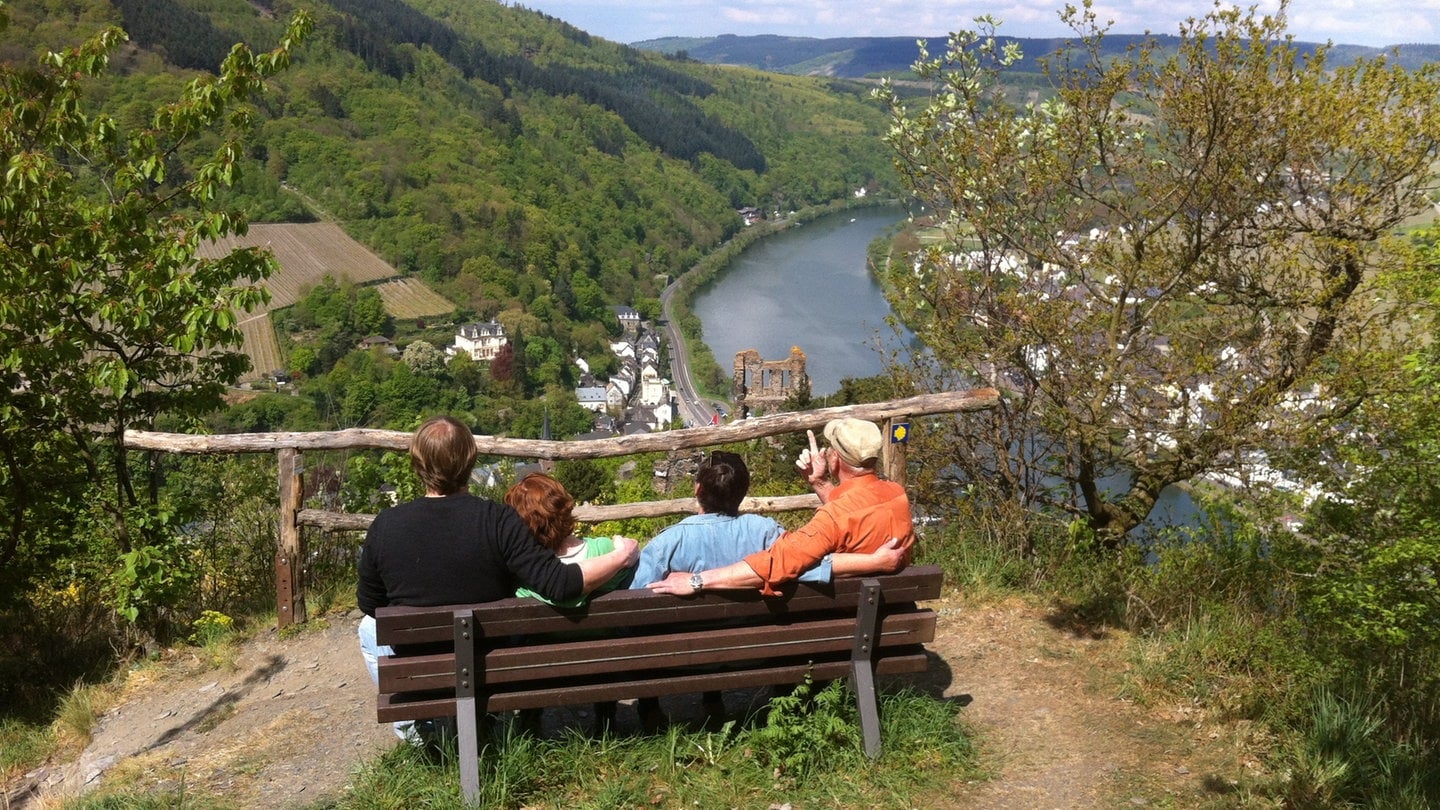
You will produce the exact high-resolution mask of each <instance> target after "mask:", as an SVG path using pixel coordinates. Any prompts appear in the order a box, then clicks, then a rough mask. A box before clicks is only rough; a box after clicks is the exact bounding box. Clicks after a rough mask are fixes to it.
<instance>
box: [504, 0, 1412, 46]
mask: <svg viewBox="0 0 1440 810" xmlns="http://www.w3.org/2000/svg"><path fill="white" fill-rule="evenodd" d="M502 2H513V3H514V4H516V5H523V6H525V7H526V8H530V9H534V10H537V11H543V12H544V13H546V14H549V15H551V16H553V17H559V18H560V19H562V20H565V21H566V22H568V23H570V24H571V25H574V26H576V27H577V28H580V29H583V30H585V31H588V32H590V33H591V34H595V35H597V36H601V37H604V38H606V39H609V40H614V41H616V42H626V43H628V42H638V41H640V40H644V39H653V38H656V37H666V36H716V35H719V34H740V35H751V34H779V35H782V36H798V37H817V38H825V37H846V36H877V37H878V36H906V37H917V38H922V37H923V38H926V39H931V40H940V39H942V38H943V37H944V36H945V35H946V34H948V33H949V32H950V31H952V30H955V29H959V28H968V27H970V21H971V20H973V19H974V18H975V17H976V16H978V15H980V14H991V15H993V16H995V17H998V18H1000V19H1001V20H1002V21H1003V22H1004V25H1003V26H1002V27H1001V29H1000V32H1001V33H1003V34H1009V35H1011V36H1017V37H1049V36H1063V35H1065V34H1067V33H1068V31H1067V29H1065V28H1064V27H1063V26H1061V25H1060V22H1059V14H1058V11H1059V9H1060V8H1062V7H1063V6H1064V4H1065V0H986V1H985V2H980V1H979V0H502ZM1070 2H1073V3H1074V4H1075V5H1077V6H1078V5H1079V4H1080V0H1070ZM1242 5H1243V6H1244V7H1248V6H1249V5H1251V3H1250V2H1246V3H1243V4H1242ZM1255 5H1258V6H1259V7H1260V9H1261V10H1262V11H1270V12H1273V11H1274V10H1275V9H1278V8H1279V3H1278V2H1277V0H1258V1H1257V2H1255ZM1095 8H1096V11H1097V16H1099V17H1100V19H1102V20H1106V19H1109V20H1114V22H1115V26H1114V28H1112V29H1111V30H1112V31H1114V32H1116V33H1124V34H1138V33H1143V32H1144V31H1146V30H1149V31H1151V32H1153V33H1157V34H1174V33H1176V31H1177V30H1178V25H1179V23H1180V21H1181V20H1184V19H1185V18H1187V17H1195V16H1201V15H1203V14H1205V13H1206V12H1207V11H1209V10H1210V9H1211V8H1212V4H1211V3H1210V2H1208V1H1207V0H1096V5H1095ZM1287 16H1288V19H1289V24H1290V32H1291V33H1292V34H1294V35H1295V37H1296V38H1297V39H1300V40H1303V41H1313V42H1324V41H1326V40H1331V41H1333V42H1335V43H1337V44H1345V45H1376V46H1383V45H1397V44H1402V43H1406V42H1440V0H1384V1H1383V2H1382V0H1293V2H1292V3H1291V5H1290V8H1289V11H1288V13H1287Z"/></svg>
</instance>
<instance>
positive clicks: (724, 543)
mask: <svg viewBox="0 0 1440 810" xmlns="http://www.w3.org/2000/svg"><path fill="white" fill-rule="evenodd" d="M784 533H785V529H784V527H782V526H781V525H780V524H779V523H776V522H775V521H774V520H772V519H770V518H768V517H764V516H763V515H740V516H738V517H732V516H730V515H715V514H699V515H691V516H690V517H687V518H685V519H684V520H682V521H680V522H679V523H676V524H675V525H674V526H671V527H670V528H668V529H666V530H665V531H663V532H660V533H659V534H657V535H655V538H654V539H653V540H651V541H650V542H648V543H646V544H645V547H644V548H642V549H640V564H639V566H638V567H636V569H635V579H634V580H633V581H632V582H631V584H630V587H632V588H643V587H645V586H646V585H649V584H650V583H652V582H658V581H659V580H662V579H664V578H665V577H666V575H668V574H670V573H671V572H673V571H688V572H690V573H695V572H698V571H707V570H709V569H711V568H722V567H724V566H727V565H730V564H731V563H737V562H740V561H741V560H743V559H745V557H747V556H748V555H750V554H754V553H756V552H758V551H764V550H766V549H768V548H770V545H771V544H772V543H774V542H775V540H776V538H778V537H779V536H780V535H782V534H784ZM831 575H832V572H831V567H830V557H829V555H826V556H825V558H824V559H822V560H821V561H820V562H819V563H817V564H816V565H815V566H814V567H812V568H810V569H808V570H806V571H805V572H804V573H802V574H801V575H800V580H801V581H802V582H829V581H830V579H831Z"/></svg>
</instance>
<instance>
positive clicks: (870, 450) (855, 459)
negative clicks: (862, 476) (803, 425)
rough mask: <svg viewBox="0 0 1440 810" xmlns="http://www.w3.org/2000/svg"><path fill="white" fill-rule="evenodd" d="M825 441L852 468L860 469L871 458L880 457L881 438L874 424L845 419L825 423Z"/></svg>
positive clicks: (862, 420)
mask: <svg viewBox="0 0 1440 810" xmlns="http://www.w3.org/2000/svg"><path fill="white" fill-rule="evenodd" d="M825 441H827V442H829V443H830V446H831V447H833V448H835V452H837V453H839V454H840V459H841V460H842V461H844V462H845V463H846V464H849V465H850V466H852V467H862V466H864V465H865V462H867V461H869V460H870V459H872V458H879V457H880V446H881V444H882V443H883V438H882V437H881V435H880V428H878V427H876V426H875V423H874V422H866V421H865V420H864V419H855V418H853V417H849V416H847V417H845V418H844V419H831V420H830V421H829V422H826V423H825Z"/></svg>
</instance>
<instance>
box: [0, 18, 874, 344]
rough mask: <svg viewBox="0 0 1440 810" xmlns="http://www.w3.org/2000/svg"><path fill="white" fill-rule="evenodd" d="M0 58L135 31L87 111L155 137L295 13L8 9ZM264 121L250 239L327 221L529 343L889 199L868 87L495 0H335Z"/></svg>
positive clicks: (248, 197) (246, 199)
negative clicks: (832, 214)
mask: <svg viewBox="0 0 1440 810" xmlns="http://www.w3.org/2000/svg"><path fill="white" fill-rule="evenodd" d="M9 8H10V13H11V15H12V20H13V24H12V26H11V27H10V29H9V30H8V31H6V32H5V33H4V34H3V41H0V58H5V59H17V58H30V57H29V54H30V53H32V52H33V51H34V49H35V48H36V47H37V46H49V47H55V46H58V45H61V44H66V43H67V42H74V41H78V40H79V39H80V38H82V37H84V36H87V35H89V34H91V33H93V32H94V31H96V30H98V29H99V27H100V26H101V25H103V24H106V23H115V24H121V25H123V26H124V27H125V28H126V29H127V31H129V33H130V35H131V41H132V45H133V46H134V47H133V48H130V49H127V50H125V51H124V52H122V53H121V54H119V55H117V58H116V59H115V66H116V68H117V69H118V70H116V71H112V73H113V74H114V75H113V76H112V78H109V79H107V80H106V82H107V83H106V85H105V86H104V87H103V88H99V89H98V90H97V93H96V96H95V97H96V98H100V99H102V100H103V101H104V104H105V106H106V108H107V110H108V111H110V112H112V113H113V114H116V115H118V116H119V117H120V119H121V121H122V123H126V124H129V125H135V124H138V123H140V122H143V121H144V120H145V119H146V117H147V116H148V113H149V110H150V109H151V108H152V107H153V104H154V100H156V99H162V98H164V97H165V96H167V95H170V96H173V95H174V88H176V87H177V86H178V85H179V84H180V83H181V82H182V81H184V80H186V79H187V78H188V77H189V76H190V75H193V74H192V71H195V70H202V69H207V68H210V69H213V67H214V66H215V65H217V64H218V62H219V60H220V59H221V58H222V57H223V55H224V53H225V52H226V51H227V50H228V48H229V46H230V44H232V43H234V42H236V41H238V40H244V41H247V42H249V43H252V44H253V45H255V46H257V47H268V46H270V45H272V44H273V43H274V41H275V40H276V39H277V38H278V36H279V35H280V33H281V30H282V24H283V20H284V19H285V18H286V17H287V16H288V13H289V7H288V5H286V4H285V3H283V2H276V3H273V4H272V3H271V2H270V0H260V2H257V3H249V2H242V0H208V2H200V1H199V0H117V3H116V4H115V5H113V6H112V5H109V4H106V3H103V2H94V0H91V2H81V3H78V4H74V5H67V6H64V7H63V11H59V10H57V9H60V8H61V7H56V6H44V7H42V6H41V5H40V4H38V3H36V2H34V0H23V2H20V3H17V4H14V5H11V6H10V7H9ZM314 9H315V14H316V18H317V26H316V30H315V33H314V34H313V35H312V37H311V38H310V40H309V41H308V42H307V43H306V44H305V46H304V47H303V48H302V51H301V53H300V55H299V58H298V59H297V60H296V63H295V65H294V66H293V67H292V68H291V69H290V70H289V71H287V72H286V73H284V74H283V76H282V77H280V78H279V79H278V80H277V81H275V82H274V86H273V92H271V93H270V94H269V95H268V96H267V98H266V99H265V100H264V102H263V104H262V109H261V113H262V123H261V125H260V128H259V132H258V133H257V138H256V142H255V145H254V147H253V150H252V152H251V156H250V157H251V165H250V167H249V170H248V171H247V172H246V175H245V177H244V179H243V182H242V184H241V188H239V189H238V191H237V193H236V197H235V198H234V199H235V202H236V203H237V204H240V205H242V206H244V207H245V208H246V209H247V210H248V211H249V212H250V213H251V215H252V217H253V219H255V220H256V221H305V220H310V219H334V220H336V221H338V222H339V223H340V224H341V225H342V226H343V227H344V228H345V229H346V230H347V231H348V232H350V233H351V234H352V235H354V236H355V237H356V238H357V239H359V240H360V241H362V242H364V243H365V244H367V245H368V246H370V247H371V248H372V249H373V250H375V251H376V252H377V253H378V254H379V255H380V256H382V257H383V258H384V259H386V260H387V261H388V262H390V263H391V264H393V265H394V266H395V267H397V268H398V269H399V270H400V271H401V272H402V273H406V274H409V275H415V276H418V277H420V278H423V279H424V280H425V281H427V282H429V283H431V284H432V285H434V286H435V287H436V288H437V289H438V290H439V291H440V292H442V293H443V294H445V295H446V296H447V297H448V298H450V299H451V300H453V301H456V302H459V303H460V306H461V307H462V309H464V310H467V313H466V314H472V313H473V314H474V315H476V316H479V317H488V316H491V315H494V314H496V313H498V312H504V311H507V310H508V311H511V312H512V313H515V314H517V316H518V315H519V314H524V315H529V316H531V318H532V319H533V320H534V321H535V323H534V324H533V328H534V329H535V330H539V331H564V329H563V327H564V325H565V324H568V323H571V322H576V323H578V322H587V321H592V320H596V319H600V318H603V316H604V313H605V312H606V311H607V310H606V309H605V307H606V306H607V305H609V304H614V303H632V302H634V301H635V300H637V299H642V298H653V297H656V296H658V294H659V290H660V289H661V286H662V284H663V280H664V278H665V277H666V276H667V275H673V274H675V273H677V272H679V271H681V270H683V269H684V268H686V267H688V265H689V264H690V263H691V262H693V261H694V260H695V259H696V258H697V257H698V256H699V255H701V253H703V252H704V251H706V250H708V249H709V248H711V247H712V246H714V245H716V244H718V243H719V242H721V241H723V240H724V239H726V238H727V237H728V236H730V235H732V234H733V233H734V232H735V231H737V230H738V229H739V228H741V227H742V224H741V221H740V219H739V217H738V216H737V215H736V213H735V209H736V208H739V207H743V206H756V207H759V208H761V209H763V210H767V211H774V210H777V209H778V210H789V209H792V208H797V207H800V206H804V205H810V204H815V203H822V202H825V201H828V200H832V199H836V198H840V197H843V196H846V195H848V194H849V193H851V192H852V191H853V190H854V189H855V188H857V187H860V186H870V187H871V188H872V190H877V191H884V190H887V189H889V188H890V187H892V185H893V179H892V176H891V168H890V165H889V161H888V156H887V154H886V153H885V150H884V147H883V145H882V144H881V142H880V135H881V133H882V132H883V127H884V116H883V113H882V111H881V110H880V108H879V106H878V105H877V104H876V103H874V102H872V101H871V100H869V98H868V92H867V90H866V89H865V88H864V87H862V86H859V85H850V84H846V83H836V82H824V81H820V80H815V79H800V78H795V77H787V76H775V75H770V74H761V73H757V72H754V71H748V70H737V69H729V68H718V67H714V66H709V65H704V64H699V63H695V62H689V61H684V60H674V59H668V58H665V57H662V56H659V55H656V54H651V53H646V52H642V51H639V50H636V49H633V48H630V47H627V46H623V45H619V44H616V43H612V42H608V41H605V40H602V39H599V38H595V37H592V36H590V35H589V34H587V33H585V32H583V31H580V30H578V29H576V28H574V27H573V26H570V25H568V24H566V23H564V22H562V21H560V20H557V19H554V18H552V17H549V16H546V15H543V14H540V13H537V12H533V11H529V10H526V9H523V8H518V7H509V6H505V5H501V4H500V3H497V2H492V1H491V0H478V2H477V1H476V0H471V1H470V2H455V0H415V2H413V3H410V4H407V3H402V2H399V0H327V1H326V2H320V3H317V4H315V6H314Z"/></svg>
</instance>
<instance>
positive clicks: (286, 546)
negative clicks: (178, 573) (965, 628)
mask: <svg viewBox="0 0 1440 810" xmlns="http://www.w3.org/2000/svg"><path fill="white" fill-rule="evenodd" d="M998 400H999V394H998V393H997V392H996V391H995V390H994V389H992V388H983V389H977V390H973V391H948V392H943V393H938V394H923V395H920V396H915V397H907V398H905V399H896V400H890V401H888V402H878V403H871V404H865V405H846V406H842V407H837V408H821V409H818V410H813V411H801V412H796V413H778V414H771V415H768V416H761V417H756V418H753V419H744V420H740V421H736V422H732V423H730V424H728V425H720V426H718V427H710V426H706V427H694V428H685V429H683V430H671V431H665V432H662V433H648V434H642V435H637V436H621V437H616V438H612V439H596V440H592V441H583V442H561V441H546V440H539V439H506V438H500V437H495V436H476V437H475V444H476V446H477V447H478V448H479V450H480V453H481V454H482V455H490V456H505V457H511V458H523V459H536V460H549V461H557V460H562V459H594V458H609V457H612V456H627V455H635V454H639V453H653V452H667V451H674V450H687V449H691V448H699V447H710V446H714V445H721V444H730V443H733V442H742V441H748V440H750V439H758V438H764V437H767V436H777V435H780V434H785V433H794V432H797V431H802V430H816V431H818V430H819V429H820V428H822V427H823V426H824V425H825V423H826V422H828V421H830V420H831V419H838V418H840V417H845V416H852V417H855V418H857V419H867V420H869V421H872V422H877V423H880V424H881V425H883V426H884V428H885V433H886V435H887V436H890V437H891V438H890V440H889V441H887V442H886V443H885V445H884V455H883V457H882V459H881V464H882V468H883V469H884V471H885V474H886V476H887V477H888V478H890V479H891V480H892V481H896V482H898V483H900V484H902V485H903V484H904V483H905V466H906V463H907V458H906V452H905V442H904V438H905V437H904V436H903V435H899V434H904V433H905V432H907V431H908V423H909V420H910V419H911V418H913V417H918V416H932V415H936V414H944V413H969V412H973V411H980V410H985V409H987V408H991V407H994V405H995V404H996V403H997V402H998ZM125 444H126V445H127V446H128V447H129V448H130V449H132V450H151V451H160V452H167V453H191V454H228V453H274V454H275V455H276V458H277V462H278V487H279V495H280V497H279V500H280V519H279V545H278V548H277V551H276V554H275V599H276V607H277V611H278V617H279V618H278V623H279V626H280V627H282V628H283V627H286V626H288V625H290V624H293V623H295V622H304V621H305V620H306V611H305V591H304V582H303V569H302V566H301V561H302V560H304V559H305V549H304V535H303V534H302V532H301V531H300V529H301V527H302V526H313V527H317V528H320V529H322V530H326V531H363V530H365V529H366V528H368V527H369V526H370V522H371V521H373V520H374V519H375V516H374V515H361V514H347V513H341V512H330V511H326V510H321V509H305V508H303V507H304V504H303V502H302V500H303V495H304V491H305V486H304V477H303V476H304V469H305V466H304V453H305V451H307V450H309V451H324V450H360V449H379V450H399V451H404V450H408V449H409V446H410V434H409V433H406V432H402V431H395V430H371V429H363V428H356V429H351V430H336V431H326V432H315V433H238V434H225V435H210V436H204V435H194V434H188V433H187V434H182V433H157V432H150V431H139V430H130V431H126V432H125ZM818 505H819V499H818V498H816V497H815V496H814V495H813V494H811V495H788V496H782V497H763V498H747V499H745V501H744V502H743V503H742V504H741V509H742V510H744V511H748V512H787V511H795V510H800V509H813V508H815V507H816V506H818ZM695 510H696V502H695V499H694V498H676V499H672V500H665V501H648V502H642V503H627V504H613V505H605V506H595V505H591V504H581V505H578V506H576V507H575V517H576V518H577V519H578V520H580V521H581V522H584V523H597V522H600V521H605V520H621V519H625V518H632V517H661V516H664V515H683V514H693V513H694V512H695Z"/></svg>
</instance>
